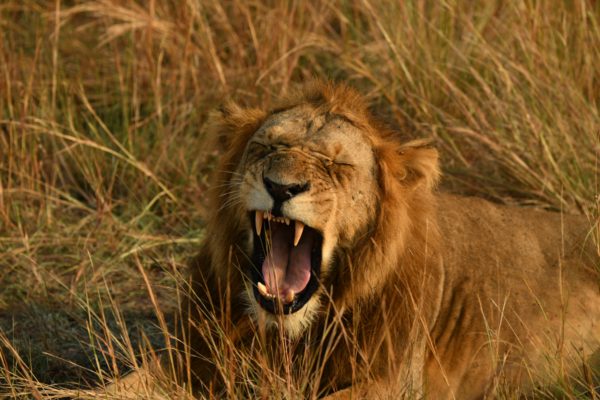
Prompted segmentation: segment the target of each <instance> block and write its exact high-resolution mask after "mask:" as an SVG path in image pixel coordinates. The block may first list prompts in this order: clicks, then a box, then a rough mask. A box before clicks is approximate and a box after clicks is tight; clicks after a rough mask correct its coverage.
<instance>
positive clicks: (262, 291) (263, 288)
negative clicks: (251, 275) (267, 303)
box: [257, 282, 270, 297]
mask: <svg viewBox="0 0 600 400" xmlns="http://www.w3.org/2000/svg"><path fill="white" fill-rule="evenodd" d="M257 286H258V291H259V292H260V294H262V295H263V296H264V297H269V296H270V295H269V293H267V287H266V286H265V285H263V284H262V283H260V282H258V285H257Z"/></svg>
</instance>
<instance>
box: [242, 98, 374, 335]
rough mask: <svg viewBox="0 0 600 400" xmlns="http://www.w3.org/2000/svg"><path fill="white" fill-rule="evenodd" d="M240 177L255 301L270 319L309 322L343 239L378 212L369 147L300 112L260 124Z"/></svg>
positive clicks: (344, 123) (353, 133)
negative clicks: (276, 316)
mask: <svg viewBox="0 0 600 400" xmlns="http://www.w3.org/2000/svg"><path fill="white" fill-rule="evenodd" d="M237 173H238V174H240V175H237V176H238V177H239V178H240V179H241V184H240V186H239V195H240V198H241V199H242V201H243V206H244V208H245V211H246V212H247V214H248V218H249V219H250V226H251V227H252V228H251V230H252V231H251V232H249V237H250V238H251V240H250V243H249V246H250V247H251V252H252V264H253V268H252V281H253V282H252V283H253V287H254V290H253V296H254V300H255V301H256V302H257V303H258V305H259V306H260V308H261V309H262V310H264V311H266V312H267V313H270V314H279V313H282V314H283V315H286V316H291V315H290V314H294V313H296V314H301V316H298V315H296V316H295V317H294V318H292V319H294V320H300V319H301V320H306V319H310V318H309V317H310V315H311V314H312V313H313V312H314V311H315V308H316V307H318V304H319V297H320V296H322V295H323V292H324V288H323V287H322V285H321V284H320V282H323V278H324V277H326V276H327V275H328V274H330V273H332V267H333V266H334V265H335V263H336V261H337V260H336V254H339V252H338V251H336V250H338V248H339V246H340V245H341V243H340V241H351V240H352V238H353V237H354V236H356V235H357V234H358V233H359V232H361V231H363V230H364V227H365V226H364V225H365V221H369V220H372V216H373V214H374V212H375V210H373V209H372V208H369V206H368V205H369V204H374V203H375V201H374V197H375V196H376V193H377V192H376V190H377V188H376V185H377V183H376V182H377V180H376V179H375V178H374V176H375V174H376V173H377V172H376V160H375V155H374V153H373V150H372V144H371V143H369V141H368V139H367V136H366V135H365V134H364V133H363V132H362V131H361V129H360V128H358V127H356V126H354V125H353V124H352V123H351V122H349V121H348V120H346V119H344V118H343V117H340V116H336V115H331V114H320V113H319V112H318V111H317V110H315V109H314V108H312V107H311V106H299V107H295V108H292V109H290V110H287V111H283V112H281V113H278V114H275V115H273V116H271V117H269V118H268V119H267V120H266V121H265V122H264V123H263V124H262V126H261V127H260V128H259V129H258V130H257V131H256V132H255V133H254V135H252V137H251V138H250V140H249V142H248V144H247V146H246V148H245V151H244V155H243V157H242V162H241V163H240V165H239V167H238V171H237ZM290 320H291V319H290ZM303 325H304V324H303Z"/></svg>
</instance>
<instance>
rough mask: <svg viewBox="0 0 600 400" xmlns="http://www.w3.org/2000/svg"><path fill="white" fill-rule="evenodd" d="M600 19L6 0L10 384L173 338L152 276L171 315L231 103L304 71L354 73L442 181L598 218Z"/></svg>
mask: <svg viewBox="0 0 600 400" xmlns="http://www.w3.org/2000/svg"><path fill="white" fill-rule="evenodd" d="M599 23H600V3H598V2H595V1H591V0H590V1H587V0H585V1H584V0H575V1H566V0H565V1H558V0H553V1H534V0H485V1H466V0H453V1H446V2H423V1H417V0H407V1H406V2H400V1H391V0H350V1H332V2H329V1H302V2H292V1H279V0H273V1H267V2H253V1H249V0H225V1H220V2H217V1H212V0H195V1H175V0H152V1H148V2H146V1H139V2H135V1H133V0H99V1H83V0H75V1H73V0H62V1H45V0H39V1H31V0H4V1H3V2H1V3H0V253H1V256H0V328H2V331H3V334H2V335H3V337H4V338H5V340H4V342H3V345H2V346H1V347H0V349H1V351H2V352H1V353H0V358H1V360H0V365H1V366H0V384H1V385H3V387H5V388H7V387H9V388H10V390H9V392H7V393H10V396H12V397H31V396H33V397H36V398H37V397H38V395H39V391H37V390H38V389H35V388H36V387H37V388H43V387H46V386H44V385H52V384H55V383H61V384H64V383H68V382H70V383H73V384H75V385H79V386H78V387H89V386H93V385H95V384H98V382H100V381H101V380H102V378H104V377H106V371H112V373H115V368H114V366H113V364H112V362H111V361H110V357H108V358H107V359H106V360H104V359H103V358H102V356H101V352H98V351H97V352H94V349H96V350H98V349H102V348H103V347H102V346H106V345H107V343H108V342H110V340H109V339H107V337H110V334H109V333H107V332H109V331H110V332H113V334H114V335H116V336H115V337H117V336H118V335H120V334H119V332H121V333H123V332H128V333H129V334H130V335H129V336H130V337H131V338H132V341H133V343H132V346H131V348H130V349H129V350H127V351H125V350H123V351H122V353H123V354H124V356H123V357H122V359H121V360H119V364H118V365H117V367H116V368H117V369H120V370H121V371H123V368H122V366H123V365H128V364H129V365H130V364H131V361H132V360H131V358H134V359H135V357H136V356H138V358H139V355H140V354H141V353H144V352H143V351H142V350H141V348H145V347H144V346H146V347H147V346H148V345H149V344H150V345H152V346H153V347H155V348H160V347H162V346H164V344H165V342H164V338H163V337H162V336H160V335H158V336H156V332H160V329H159V328H157V327H156V326H157V325H160V324H159V321H160V318H158V317H157V316H156V314H155V311H156V310H155V306H154V305H153V303H152V302H151V301H150V297H149V295H148V287H147V285H146V283H145V280H144V274H145V275H146V276H147V277H148V280H149V282H150V284H151V287H152V288H153V291H154V293H155V294H156V297H157V301H158V303H157V304H158V305H160V308H161V309H162V310H163V311H164V312H165V314H167V315H169V313H172V311H173V310H175V309H176V304H177V293H176V292H177V291H176V288H177V287H178V285H177V282H178V280H177V279H178V278H177V277H179V276H180V274H183V275H185V271H186V268H187V267H186V261H187V260H188V259H189V257H190V256H191V255H193V253H194V251H195V249H197V247H198V243H199V242H200V241H201V240H202V227H203V212H204V203H203V195H204V193H205V192H206V191H207V190H209V187H208V179H209V177H210V171H211V169H212V167H213V164H214V160H215V158H216V157H218V154H212V153H207V152H206V151H205V148H204V142H203V139H202V138H203V131H204V123H205V121H206V116H207V114H208V112H210V111H211V110H212V109H214V108H216V107H218V106H219V105H220V104H222V102H223V101H224V100H226V99H234V100H236V101H238V102H240V103H243V104H246V105H249V106H256V107H266V108H268V107H269V106H270V105H272V104H273V103H274V102H275V100H276V99H277V98H278V95H279V94H280V93H281V91H282V90H285V88H287V87H288V86H289V85H290V84H291V83H292V82H297V81H300V82H301V81H304V80H306V79H309V78H310V77H312V76H327V77H330V78H332V79H339V80H346V81H349V82H351V83H352V84H353V85H355V86H356V87H358V88H359V89H361V90H362V91H364V92H365V93H367V95H368V97H369V99H370V101H371V103H372V105H373V107H374V108H375V109H376V110H377V111H378V112H379V113H381V114H383V115H385V116H387V117H388V118H390V119H391V120H393V121H394V122H395V123H397V124H398V125H399V126H400V127H401V128H402V129H404V130H405V131H406V132H407V133H408V134H409V135H411V136H417V137H423V136H424V137H433V138H434V140H435V142H436V145H437V147H438V148H439V149H440V150H441V153H442V157H443V160H442V161H443V165H444V172H445V175H446V176H445V178H444V183H443V185H442V189H443V190H450V191H453V192H456V193H462V194H468V195H476V196H481V197H485V198H487V199H490V200H492V201H495V202H500V203H505V204H512V205H519V206H533V207H536V208H540V209H549V210H555V211H558V210H563V211H565V212H568V213H584V214H587V215H589V216H590V218H591V217H592V216H593V215H595V213H596V207H597V203H596V200H595V195H596V194H597V193H598V183H597V172H598V166H597V152H598V150H599V143H598V132H599V129H600V115H599V107H598V105H599V101H600V26H599ZM111 302H114V303H111ZM111 304H112V306H109V305H111ZM116 304H118V306H117V305H116ZM117 309H120V310H122V312H123V315H124V316H125V320H127V321H129V322H130V324H128V327H124V326H123V325H122V324H121V325H118V324H117V323H116V321H117V320H118V318H117V317H116V316H118V313H117V312H116V311H115V310H117ZM102 310H113V311H115V312H114V313H111V312H108V311H107V319H106V321H104V319H103V318H102V316H101V311H102ZM109 314H110V315H109ZM115 318H116V319H115ZM167 324H168V325H169V326H172V322H169V321H167ZM136 326H137V327H138V328H139V329H137V330H136V329H134V328H135V327H136ZM142 332H145V334H146V336H147V339H145V338H144V335H142ZM96 337H101V338H104V340H105V343H104V344H103V343H101V342H98V339H97V338H96ZM115 340H116V339H115ZM119 340H120V341H121V343H122V342H123V340H124V339H123V338H121V339H119ZM117 341H118V340H117ZM138 345H139V346H141V348H140V347H139V346H138ZM104 349H105V350H106V348H104ZM107 351H108V350H107ZM17 354H18V355H19V356H17ZM144 354H146V353H144ZM57 357H58V358H57ZM128 357H129V360H128ZM19 359H21V360H22V362H19ZM61 359H64V360H61ZM101 359H102V360H101ZM65 360H67V361H65ZM128 361H129V362H128ZM69 362H74V363H77V364H78V365H80V366H81V367H83V368H77V367H74V366H73V367H67V365H70V364H69ZM100 371H105V372H103V373H102V374H101V373H100ZM109 374H110V373H109ZM11 385H12V386H11ZM19 388H20V389H19ZM17 389H18V390H17ZM7 390H8V389H7ZM565 393H566V394H565V396H566V397H565V398H576V397H575V395H572V394H571V393H570V392H569V391H568V390H565ZM507 396H508V395H507ZM511 396H512V395H511ZM0 397H1V394H0ZM508 397H510V396H508Z"/></svg>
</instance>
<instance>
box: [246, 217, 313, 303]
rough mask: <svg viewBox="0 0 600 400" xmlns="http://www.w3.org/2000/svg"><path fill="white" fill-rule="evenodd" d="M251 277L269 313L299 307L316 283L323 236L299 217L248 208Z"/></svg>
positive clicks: (259, 299)
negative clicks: (252, 234)
mask: <svg viewBox="0 0 600 400" xmlns="http://www.w3.org/2000/svg"><path fill="white" fill-rule="evenodd" d="M249 217H250V219H251V221H252V226H253V227H254V252H253V256H252V263H253V265H254V268H252V281H253V283H254V285H253V286H254V296H255V297H256V299H257V301H258V303H259V304H260V306H261V307H262V308H263V309H265V310H266V311H268V312H270V313H273V314H279V313H283V314H291V313H294V312H296V311H298V310H300V309H301V308H302V307H303V306H304V304H306V303H307V302H308V301H309V300H310V298H311V297H312V295H313V294H314V293H315V292H316V291H317V289H318V287H319V282H318V277H319V272H320V270H321V250H322V247H323V236H322V235H321V234H320V233H319V232H318V231H317V230H315V229H313V228H311V227H309V226H306V225H304V224H303V223H302V222H300V221H294V220H290V219H288V218H283V217H277V216H273V215H271V214H270V213H266V212H262V211H252V212H250V213H249Z"/></svg>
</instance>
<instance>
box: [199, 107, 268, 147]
mask: <svg viewBox="0 0 600 400" xmlns="http://www.w3.org/2000/svg"><path fill="white" fill-rule="evenodd" d="M266 117H267V113H266V112H264V111H263V110H258V109H253V108H243V107H240V106H239V105H238V104H236V103H234V102H231V101H230V102H228V103H227V104H225V105H224V106H223V107H220V108H219V109H217V110H215V111H213V112H211V113H210V115H209V117H208V127H209V128H208V134H209V137H210V139H211V141H213V143H216V144H218V145H219V146H220V147H221V148H222V149H223V150H224V151H226V152H228V151H230V150H234V149H238V148H240V147H241V148H242V149H243V148H244V147H245V146H246V144H247V143H248V140H250V137H251V136H252V134H253V133H254V132H256V130H257V129H258V128H259V127H260V126H261V125H262V123H263V122H264V120H265V119H266Z"/></svg>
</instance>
